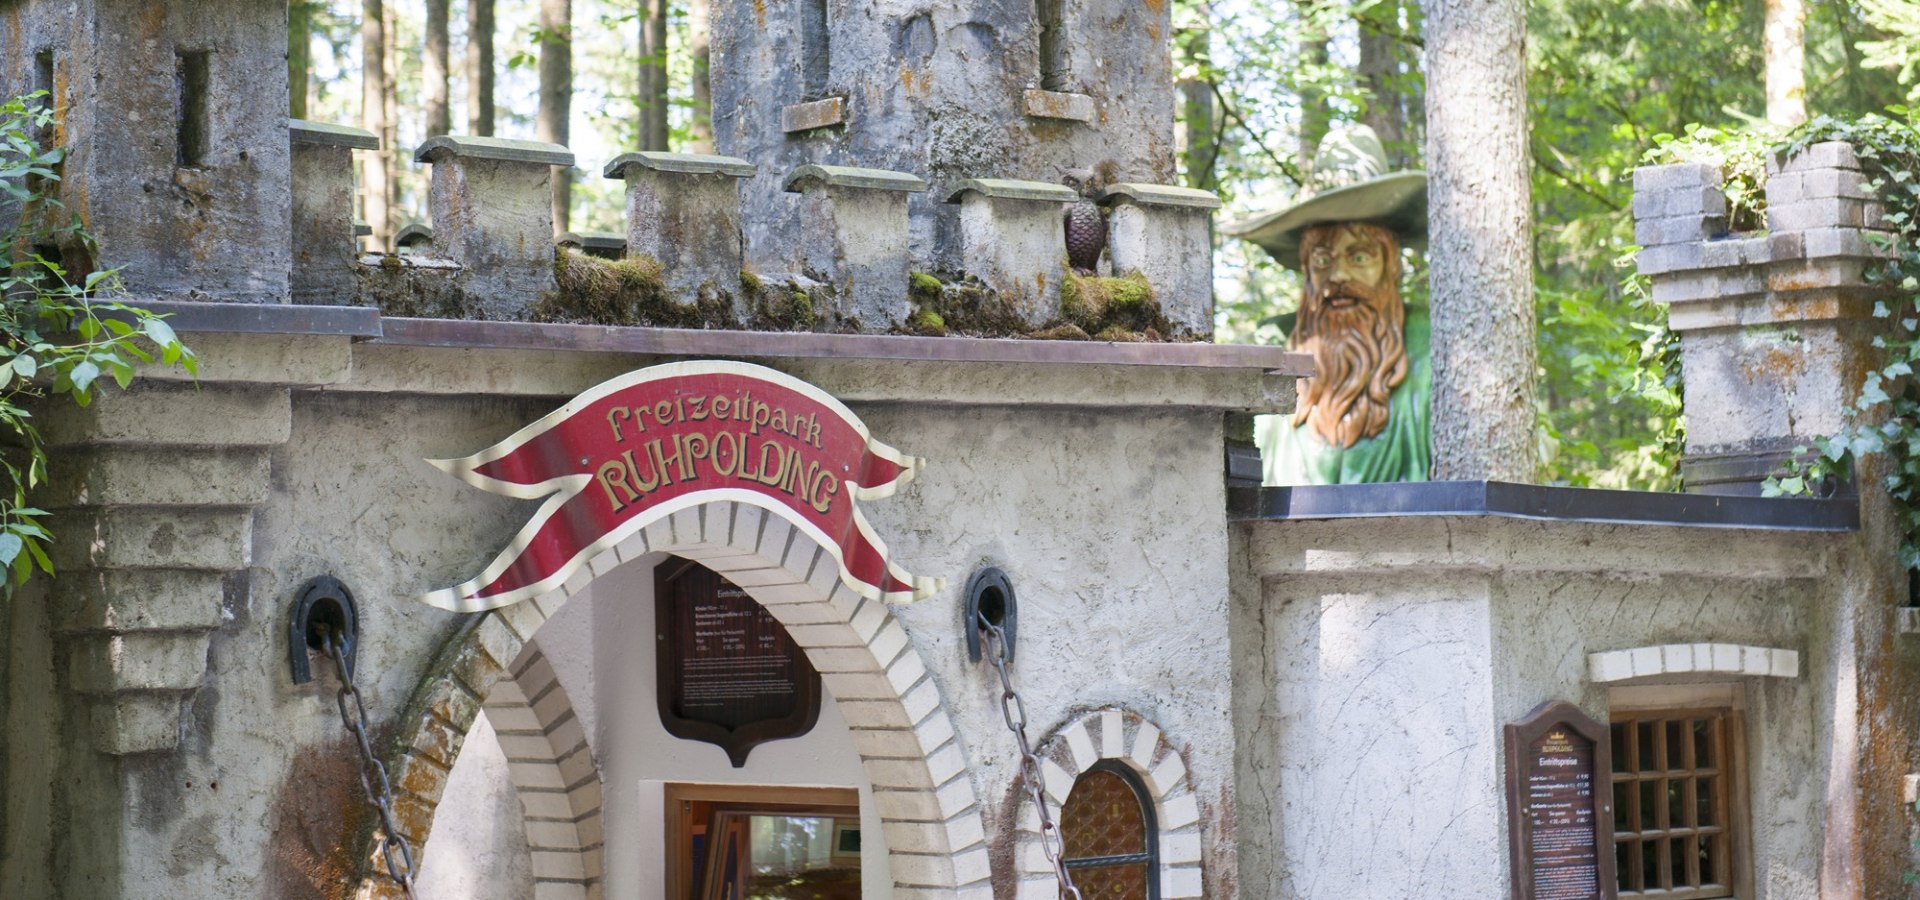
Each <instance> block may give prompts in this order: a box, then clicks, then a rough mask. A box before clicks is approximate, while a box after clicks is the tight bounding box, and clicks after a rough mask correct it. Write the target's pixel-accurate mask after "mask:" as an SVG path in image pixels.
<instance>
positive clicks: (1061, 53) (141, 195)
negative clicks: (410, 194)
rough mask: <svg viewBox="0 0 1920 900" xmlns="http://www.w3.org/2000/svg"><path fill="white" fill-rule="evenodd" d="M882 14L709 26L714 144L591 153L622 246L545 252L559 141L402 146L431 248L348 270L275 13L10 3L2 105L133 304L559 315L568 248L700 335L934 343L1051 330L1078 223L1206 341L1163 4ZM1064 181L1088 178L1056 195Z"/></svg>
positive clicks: (231, 5)
mask: <svg viewBox="0 0 1920 900" xmlns="http://www.w3.org/2000/svg"><path fill="white" fill-rule="evenodd" d="M892 6H893V4H887V3H882V4H880V5H878V6H877V7H872V8H866V7H863V8H859V9H855V8H854V7H853V5H852V4H850V3H846V2H844V0H806V2H797V3H793V4H786V5H782V6H781V7H780V8H778V9H766V10H758V11H756V9H755V8H750V7H748V6H747V5H744V4H736V5H733V6H731V7H728V8H726V9H716V10H715V17H716V18H715V23H714V33H713V59H714V63H713V67H712V81H713V107H714V116H713V118H714V129H713V131H714V143H715V146H716V150H717V152H716V153H714V154H710V155H698V154H675V153H626V154H621V155H619V156H618V157H617V158H616V159H613V160H607V161H604V168H603V169H602V170H601V171H602V172H603V174H604V175H605V177H607V178H610V179H616V180H623V181H625V182H626V192H627V203H626V214H627V215H626V218H627V221H626V224H625V229H624V230H625V240H624V244H620V245H616V244H614V243H613V241H612V239H609V238H607V237H605V236H602V237H597V238H593V239H592V240H591V241H589V240H588V239H587V238H586V237H584V236H581V235H556V234H555V231H556V229H555V223H554V221H553V212H552V210H551V208H550V199H549V198H550V196H551V189H552V179H553V178H554V177H555V172H556V171H559V170H558V169H556V167H571V166H572V165H574V163H575V159H574V155H573V153H572V152H571V151H569V150H568V149H567V148H565V147H560V146H557V145H552V144H541V143H535V142H530V141H514V140H507V139H499V138H481V137H464V136H446V137H438V138H433V139H431V140H429V141H428V142H427V143H426V144H424V145H422V146H421V147H420V148H418V151H417V152H416V154H415V160H416V162H417V163H418V164H420V165H425V166H428V167H429V168H430V171H431V187H430V190H429V198H428V204H427V205H428V208H429V209H430V211H431V219H432V221H431V227H430V228H418V229H411V230H409V232H408V233H407V234H405V235H403V236H401V237H400V238H399V239H397V240H396V241H395V246H393V247H375V248H364V247H362V246H361V236H360V233H359V230H358V229H357V228H356V226H355V221H354V208H355V202H354V201H355V196H356V194H355V191H356V188H355V184H354V155H355V154H356V153H361V152H368V151H374V150H378V149H379V147H378V140H377V138H376V137H375V136H374V135H372V134H370V133H368V132H365V131H362V130H359V129H356V128H350V127H345V126H340V125H330V124H324V123H314V122H304V121H298V120H294V121H289V120H287V119H286V118H285V117H284V113H283V111H284V110H285V108H286V105H287V103H286V87H285V78H284V77H283V75H282V74H281V73H282V72H283V71H284V68H283V66H284V63H283V60H284V55H285V51H286V36H285V28H284V19H283V12H284V10H282V9H280V8H278V7H274V6H272V5H271V4H269V5H267V6H266V7H262V6H260V5H258V4H249V3H238V2H234V0H193V2H184V0H174V2H167V3H133V2H131V0H78V2H74V3H60V4H55V3H52V2H45V0H28V2H25V3H20V4H14V5H12V6H11V7H10V8H9V9H8V10H7V11H6V12H5V13H4V14H0V45H3V46H7V47H22V48H26V49H27V50H28V51H30V52H26V53H18V54H15V53H9V54H8V55H7V58H6V60H4V61H0V91H3V92H5V93H7V94H10V95H11V94H20V93H25V92H28V91H32V90H36V89H38V90H46V91H48V92H49V93H50V94H51V95H52V96H53V97H54V102H55V103H56V105H57V107H58V108H59V109H61V110H62V112H63V114H64V117H65V118H64V121H65V125H64V127H63V129H62V131H61V133H60V135H59V139H60V141H61V143H62V144H63V145H64V146H65V148H66V150H67V153H68V156H67V164H66V166H65V170H64V172H63V180H62V182H61V183H60V187H59V191H60V199H61V201H62V202H63V203H65V204H66V205H67V206H68V207H69V208H71V209H73V210H74V211H75V212H76V213H78V214H79V216H80V217H81V219H82V221H83V222H85V223H86V225H87V226H88V228H89V229H90V230H91V231H93V232H94V233H95V234H96V235H98V236H99V239H100V247H101V249H100V258H99V259H97V260H86V261H84V262H85V264H86V265H89V266H97V267H116V268H119V269H121V270H122V273H123V276H124V281H125V283H126V285H127V287H128V288H129V290H130V291H131V292H132V293H133V294H134V296H135V297H136V298H142V299H149V300H195V301H205V302H236V303H289V302H290V303H298V304H320V305H344V306H380V307H382V308H383V309H387V310H388V311H389V312H398V313H412V314H430V315H437V316H447V317H459V318H477V319H489V320H524V319H529V318H533V317H536V315H539V314H540V313H537V312H536V311H537V310H542V309H544V310H546V313H545V314H547V315H553V314H554V313H553V309H554V306H553V305H552V304H551V303H549V304H547V305H546V306H544V307H543V306H542V301H543V300H544V299H549V298H551V297H553V296H554V295H555V294H556V293H559V294H564V293H566V291H567V290H569V289H570V288H569V287H568V286H567V285H565V284H562V283H561V282H562V281H564V280H565V274H566V271H567V269H568V267H569V266H572V265H575V263H573V262H570V261H569V260H570V257H571V256H574V255H585V256H589V257H617V258H619V259H623V260H625V261H626V262H627V263H629V264H630V265H628V266H626V268H624V269H622V270H621V272H619V273H617V278H616V279H615V280H618V279H626V280H628V281H634V280H635V279H638V280H640V281H644V282H646V283H647V284H648V285H651V284H652V282H653V281H657V283H658V291H659V292H660V293H662V294H663V295H664V297H665V298H666V301H667V302H671V303H676V304H682V305H689V306H693V305H697V306H699V307H700V308H702V309H703V310H707V311H708V313H709V314H707V315H705V316H704V318H702V319H701V321H702V322H703V323H709V324H711V323H713V322H726V323H737V326H738V327H755V323H756V322H759V323H764V322H766V321H767V316H766V315H765V314H764V310H763V309H761V307H763V306H765V305H766V300H765V298H764V297H756V296H754V295H755V294H756V293H760V292H762V291H768V290H771V291H774V292H777V293H778V294H779V295H780V296H779V298H778V303H779V304H784V305H791V304H793V303H796V302H802V301H804V303H805V304H806V305H807V307H808V308H807V309H806V310H803V311H802V313H803V314H798V315H794V316H786V317H784V318H781V317H776V318H779V321H780V322H782V323H786V324H787V325H792V326H794V327H808V328H813V329H819V330H834V331H863V332H887V331H899V330H915V331H918V332H920V333H929V332H933V333H937V332H938V331H940V330H941V329H940V326H938V324H937V323H939V322H941V321H945V320H947V319H950V318H954V317H952V316H943V315H941V314H936V312H935V311H934V310H933V309H932V307H931V306H929V305H928V304H927V303H926V302H924V301H925V299H926V298H927V297H930V296H933V295H934V294H938V295H939V296H940V302H939V303H938V304H935V305H938V306H940V307H941V309H942V310H944V311H945V312H948V313H951V312H955V311H956V310H955V304H961V305H966V304H973V305H976V306H980V307H982V308H987V307H991V308H992V309H994V310H997V311H998V312H996V313H995V315H992V316H986V315H982V316H977V317H969V316H967V315H965V314H964V313H965V312H966V311H965V310H959V312H961V313H962V315H960V316H958V318H959V319H962V320H967V321H973V320H974V319H978V320H981V321H984V320H987V319H992V320H994V321H996V322H1001V323H1003V324H1004V325H1005V327H1004V328H1003V329H1002V332H1001V333H1005V334H1025V333H1035V332H1040V331H1042V330H1043V329H1048V328H1051V327H1054V326H1059V325H1061V324H1062V323H1066V322H1069V320H1070V317H1068V316H1067V315H1066V312H1065V311H1064V310H1063V306H1062V304H1063V296H1072V295H1076V294H1077V293H1078V292H1077V291H1074V290H1063V288H1064V287H1065V286H1066V285H1067V284H1068V282H1069V279H1071V278H1073V277H1075V276H1074V275H1073V273H1072V270H1071V269H1070V267H1069V264H1068V262H1067V256H1068V248H1067V246H1066V228H1065V226H1064V218H1065V213H1066V211H1067V209H1068V208H1069V207H1071V206H1073V205H1075V204H1086V203H1097V204H1099V205H1100V206H1101V207H1102V208H1103V210H1104V214H1103V215H1102V217H1101V221H1102V222H1104V227H1105V230H1106V232H1107V234H1106V244H1107V250H1106V252H1105V253H1104V254H1103V255H1102V256H1101V260H1100V263H1099V265H1098V266H1097V268H1096V270H1095V271H1097V273H1098V275H1100V276H1130V277H1132V278H1133V280H1134V282H1138V281H1140V280H1141V279H1144V283H1145V284H1147V285H1148V286H1150V287H1151V289H1152V295H1153V301H1154V304H1155V305H1157V309H1158V314H1160V315H1162V318H1160V319H1159V321H1161V322H1162V323H1163V324H1164V326H1165V328H1164V329H1155V330H1156V331H1165V332H1171V333H1165V334H1162V336H1164V337H1176V336H1177V337H1182V338H1187V339H1192V338H1204V336H1205V335H1207V334H1209V333H1210V332H1211V329H1212V292H1211V285H1212V269H1211V252H1210V250H1211V247H1210V241H1211V210H1212V209H1214V208H1216V207H1217V206H1218V205H1219V203H1218V200H1217V198H1215V197H1213V196H1212V195H1210V194H1207V193H1205V192H1200V191H1193V190H1191V189H1186V188H1180V187H1174V186H1172V185H1169V184H1165V182H1168V181H1171V179H1172V174H1173V162H1172V147H1173V87H1172V78H1171V74H1170V66H1171V61H1170V52H1169V48H1168V45H1167V37H1168V35H1169V33H1170V22H1169V20H1168V16H1169V13H1168V11H1167V7H1166V5H1165V4H1157V5H1156V4H1144V5H1136V6H1130V7H1127V8H1126V9H1124V10H1119V11H1114V10H1105V9H1097V8H1096V5H1095V4H1091V3H1076V2H1063V3H1059V4H1042V5H1041V6H1043V7H1046V9H1045V10H1044V12H1042V11H1040V10H1036V9H1028V10H1026V11H1024V12H1023V13H1021V14H1019V15H1016V14H1014V13H1013V12H1011V11H1009V10H1007V9H1003V8H1001V7H1000V6H999V5H995V4H990V3H986V2H969V3H962V4H959V6H958V7H956V8H952V9H949V8H942V9H941V10H938V11H934V12H929V11H926V10H922V9H910V8H907V7H906V6H904V5H901V6H900V7H899V8H898V9H893V8H891V7H892ZM976 7H977V8H976ZM110 23H111V26H112V27H109V24H110ZM128 23H133V27H127V26H128ZM796 48H797V49H798V51H799V52H787V51H792V50H795V49H796ZM587 162H598V161H587ZM1082 171H1085V172H1092V171H1099V172H1100V173H1101V177H1100V178H1097V179H1083V180H1082V181H1081V183H1079V184H1078V185H1077V187H1078V189H1077V190H1076V189H1073V188H1068V187H1064V186H1062V185H1061V184H1060V182H1061V181H1062V180H1064V179H1066V178H1067V174H1068V173H1069V172H1082ZM600 261H601V260H599V259H594V260H592V262H586V263H580V265H593V264H596V263H598V262H600ZM916 275H917V276H919V278H918V279H917V280H916V277H915V276H916ZM929 276H930V277H932V278H934V279H937V281H938V282H940V283H941V285H942V287H941V288H940V289H939V290H938V291H932V292H930V291H929V290H927V289H926V286H925V280H926V278H927V277H929ZM649 279H651V280H649ZM587 281H589V282H591V281H593V279H587ZM915 284H919V285H920V287H921V289H920V290H918V291H917V292H916V291H915V290H914V289H913V286H914V285H915ZM649 289H651V288H649ZM916 297H919V298H921V300H920V301H917V300H916ZM576 305H578V304H576ZM568 315H577V313H573V314H568ZM916 322H917V323H919V324H918V325H916V324H915V323H916ZM795 323H798V324H797V325H796V324H795ZM929 323H934V324H929ZM652 324H673V323H652ZM1093 324H1095V325H1097V324H1098V323H1097V322H1096V323H1093ZM1078 327H1079V326H1077V325H1076V328H1078ZM1141 333H1144V330H1143V331H1142V332H1141Z"/></svg>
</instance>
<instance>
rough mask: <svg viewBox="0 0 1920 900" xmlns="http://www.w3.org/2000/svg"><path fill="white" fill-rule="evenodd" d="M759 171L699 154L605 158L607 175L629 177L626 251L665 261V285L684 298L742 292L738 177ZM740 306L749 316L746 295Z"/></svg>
mask: <svg viewBox="0 0 1920 900" xmlns="http://www.w3.org/2000/svg"><path fill="white" fill-rule="evenodd" d="M755 171H756V170H755V168H754V165H753V164H752V163H750V162H747V161H746V160H744V159H737V158H735V157H731V156H709V155H704V154H696V153H660V152H655V151H642V152H639V153H627V154H624V155H622V156H619V157H617V158H615V159H614V160H613V161H611V162H609V163H607V166H606V169H605V170H604V174H605V175H606V177H608V178H611V179H616V180H624V181H626V183H627V234H626V236H625V244H626V246H625V254H626V255H627V256H628V257H644V258H649V259H652V260H654V261H655V262H657V263H659V264H660V275H661V278H662V279H664V280H665V282H666V286H667V290H669V291H671V292H672V293H673V294H674V295H675V299H677V300H680V301H682V302H691V301H692V300H693V299H694V298H695V297H697V296H698V295H699V294H700V292H701V291H703V290H705V291H712V292H716V293H718V294H722V295H726V296H735V295H737V294H738V293H739V291H738V289H737V288H738V285H739V284H740V270H741V266H742V262H741V237H740V179H742V178H751V177H753V175H754V172H755ZM735 307H736V308H735V312H736V313H737V314H738V315H739V316H740V318H741V319H742V320H745V319H746V318H747V315H748V310H747V309H746V307H745V304H744V302H743V301H740V300H738V299H736V302H735Z"/></svg>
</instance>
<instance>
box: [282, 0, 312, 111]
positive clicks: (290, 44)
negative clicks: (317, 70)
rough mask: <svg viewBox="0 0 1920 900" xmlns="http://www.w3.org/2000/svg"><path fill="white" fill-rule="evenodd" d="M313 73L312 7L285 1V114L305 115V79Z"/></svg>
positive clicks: (302, 0)
mask: <svg viewBox="0 0 1920 900" xmlns="http://www.w3.org/2000/svg"><path fill="white" fill-rule="evenodd" d="M312 75H313V6H312V5H311V4H310V3H309V2H308V0H292V2H290V3H288V4H287V115H289V116H292V117H293V118H296V119H304V118H306V117H307V82H308V81H309V80H310V79H311V78H312Z"/></svg>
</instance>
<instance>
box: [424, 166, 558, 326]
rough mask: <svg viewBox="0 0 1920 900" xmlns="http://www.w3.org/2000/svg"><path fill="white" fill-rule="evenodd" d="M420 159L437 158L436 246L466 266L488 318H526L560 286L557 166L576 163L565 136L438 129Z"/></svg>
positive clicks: (469, 285)
mask: <svg viewBox="0 0 1920 900" xmlns="http://www.w3.org/2000/svg"><path fill="white" fill-rule="evenodd" d="M414 159H415V160H416V161H418V162H423V163H430V164H432V166H433V184H432V188H431V190H430V191H429V206H430V207H431V208H432V211H433V247H434V251H435V254H436V255H438V256H442V257H445V258H447V259H450V260H452V261H454V262H456V263H459V264H460V265H461V266H462V267H463V268H464V269H465V271H464V272H463V273H462V279H463V281H464V282H465V288H466V295H467V298H468V303H469V304H470V305H471V306H472V307H473V311H474V312H475V313H477V314H479V315H481V316H484V317H485V318H489V319H523V318H525V317H526V312H527V307H528V306H529V305H531V304H532V302H533V301H534V300H535V299H536V298H538V297H539V296H540V295H541V294H542V293H545V292H547V291H550V290H552V289H553V286H554V282H553V252H554V237H555V235H554V230H553V189H552V184H553V167H554V166H572V165H573V161H574V158H573V152H572V151H570V150H568V149H567V148H565V147H562V146H560V145H558V144H548V143H542V142H539V141H519V140H509V139H506V138H491V137H455V136H446V135H443V136H441V137H436V138H432V139H430V140H428V141H427V142H426V143H424V144H422V145H420V149H419V150H418V151H417V152H415V154H414Z"/></svg>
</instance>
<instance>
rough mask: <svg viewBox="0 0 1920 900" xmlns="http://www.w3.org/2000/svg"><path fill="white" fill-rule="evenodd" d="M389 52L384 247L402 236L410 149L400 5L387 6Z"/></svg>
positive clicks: (383, 152)
mask: <svg viewBox="0 0 1920 900" xmlns="http://www.w3.org/2000/svg"><path fill="white" fill-rule="evenodd" d="M385 11H386V15H387V21H386V50H387V65H386V71H387V78H386V83H385V84H384V86H383V93H384V100H385V103H386V107H387V130H386V131H384V132H382V133H381V135H380V163H381V165H383V166H385V167H386V176H387V229H388V230H387V232H386V234H385V235H377V233H376V236H378V237H379V239H380V241H381V244H380V245H381V246H383V247H391V246H393V238H394V236H395V235H397V234H399V233H400V226H401V224H402V214H403V212H404V210H402V209H401V208H400V173H401V171H402V170H403V169H404V168H405V166H404V165H403V164H402V163H401V160H403V159H405V158H407V151H406V148H404V147H401V146H400V16H399V8H398V5H397V4H394V3H388V4H386V10H385Z"/></svg>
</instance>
